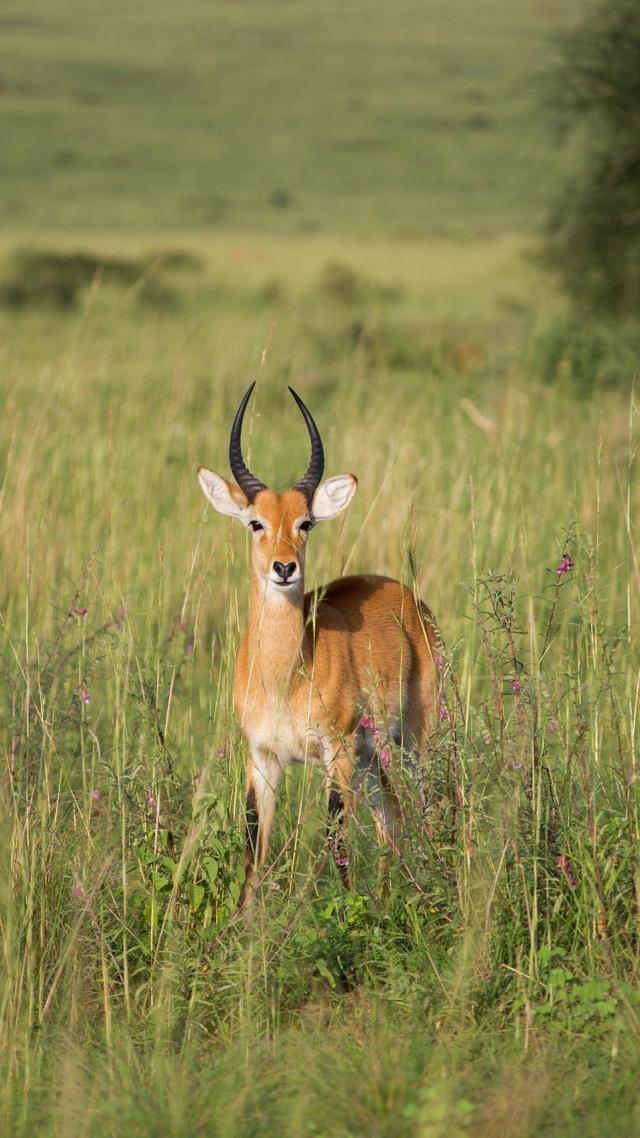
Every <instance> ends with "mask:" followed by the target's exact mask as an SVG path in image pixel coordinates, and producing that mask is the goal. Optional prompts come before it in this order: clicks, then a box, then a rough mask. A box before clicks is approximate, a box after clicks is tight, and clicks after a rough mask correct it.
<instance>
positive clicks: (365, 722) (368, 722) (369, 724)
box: [360, 715, 375, 731]
mask: <svg viewBox="0 0 640 1138" xmlns="http://www.w3.org/2000/svg"><path fill="white" fill-rule="evenodd" d="M360 726H361V727H364V729H365V731H371V730H373V728H374V727H375V723H374V722H373V719H370V718H369V716H368V715H363V716H362V719H361V720H360Z"/></svg>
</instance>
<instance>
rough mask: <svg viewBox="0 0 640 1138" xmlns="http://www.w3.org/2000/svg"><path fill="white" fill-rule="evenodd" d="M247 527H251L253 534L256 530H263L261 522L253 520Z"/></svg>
mask: <svg viewBox="0 0 640 1138" xmlns="http://www.w3.org/2000/svg"><path fill="white" fill-rule="evenodd" d="M249 526H250V527H251V529H252V530H253V532H254V533H257V532H258V530H261V529H264V526H263V524H262V522H258V521H256V519H255V518H252V520H251V521H250V522H249Z"/></svg>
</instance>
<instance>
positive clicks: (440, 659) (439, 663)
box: [434, 656, 446, 671]
mask: <svg viewBox="0 0 640 1138" xmlns="http://www.w3.org/2000/svg"><path fill="white" fill-rule="evenodd" d="M434 664H435V666H436V668H438V670H439V671H442V669H443V668H444V666H445V664H446V660H445V658H444V656H436V658H435V660H434Z"/></svg>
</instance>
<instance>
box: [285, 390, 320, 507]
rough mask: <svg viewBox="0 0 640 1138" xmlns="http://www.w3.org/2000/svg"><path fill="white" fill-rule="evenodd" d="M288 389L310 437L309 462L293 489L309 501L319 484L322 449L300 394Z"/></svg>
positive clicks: (315, 428) (309, 413)
mask: <svg viewBox="0 0 640 1138" xmlns="http://www.w3.org/2000/svg"><path fill="white" fill-rule="evenodd" d="M289 391H290V392H291V394H292V395H293V398H294V399H295V401H296V403H297V404H298V407H299V408H300V410H301V411H302V414H303V416H304V421H305V423H306V424H307V430H308V431H309V438H310V439H311V459H310V462H309V469H308V470H307V473H306V474H305V476H304V478H301V479H300V481H299V482H296V484H295V486H294V487H293V489H294V490H301V491H302V493H303V494H304V496H305V498H306V499H307V501H308V502H310V501H311V499H312V498H313V495H314V493H315V491H316V490H317V488H318V486H319V485H320V480H321V478H322V472H323V471H324V450H323V449H322V439H321V438H320V432H319V430H318V428H317V427H316V425H315V423H314V421H313V419H312V417H311V412H310V411H309V410H308V409H307V408H306V407H305V405H304V403H303V402H302V400H301V398H300V396H299V395H296V393H295V391H294V390H293V388H292V387H290V388H289Z"/></svg>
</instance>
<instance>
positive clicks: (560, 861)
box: [556, 854, 578, 890]
mask: <svg viewBox="0 0 640 1138" xmlns="http://www.w3.org/2000/svg"><path fill="white" fill-rule="evenodd" d="M556 865H557V867H558V869H559V870H560V872H561V873H562V874H563V875H564V877H565V878H566V881H567V884H568V886H569V888H570V889H573V890H575V889H577V888H578V886H577V884H576V879H575V877H574V875H573V866H572V865H571V862H570V860H569V858H568V857H567V855H566V854H558V856H557V858H556Z"/></svg>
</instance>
